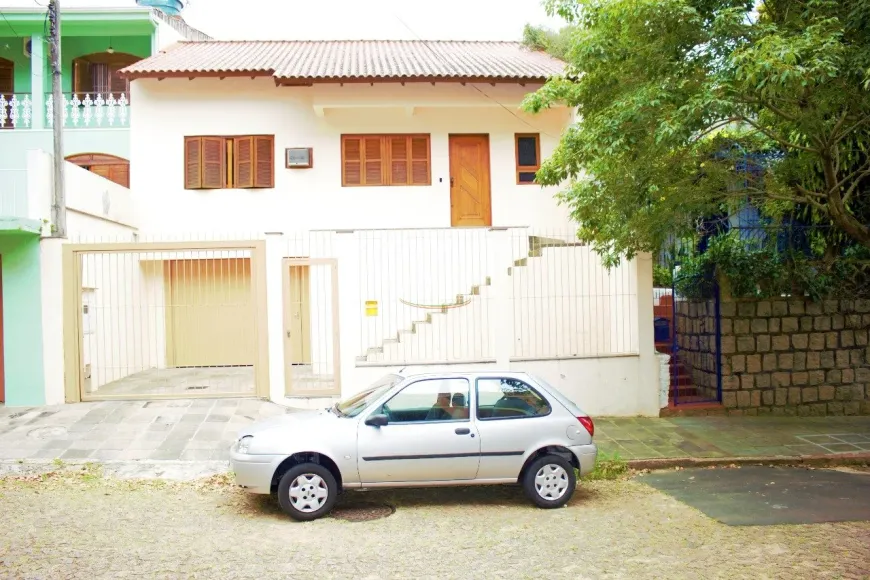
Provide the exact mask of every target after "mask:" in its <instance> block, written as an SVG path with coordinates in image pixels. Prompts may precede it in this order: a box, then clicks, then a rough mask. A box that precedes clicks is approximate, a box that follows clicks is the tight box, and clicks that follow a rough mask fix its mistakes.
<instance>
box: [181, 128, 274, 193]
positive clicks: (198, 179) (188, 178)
mask: <svg viewBox="0 0 870 580" xmlns="http://www.w3.org/2000/svg"><path fill="white" fill-rule="evenodd" d="M270 187H275V136H274V135H241V136H235V137H212V136H209V137H185V138H184V188H185V189H248V188H270Z"/></svg>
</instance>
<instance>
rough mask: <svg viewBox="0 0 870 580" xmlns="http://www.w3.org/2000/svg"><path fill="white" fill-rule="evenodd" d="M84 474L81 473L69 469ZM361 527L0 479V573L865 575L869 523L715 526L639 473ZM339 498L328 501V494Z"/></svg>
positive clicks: (175, 493) (478, 492)
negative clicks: (564, 498) (557, 492)
mask: <svg viewBox="0 0 870 580" xmlns="http://www.w3.org/2000/svg"><path fill="white" fill-rule="evenodd" d="M75 469H81V468H75ZM361 500H364V501H367V502H383V503H388V504H391V505H393V506H395V508H396V512H395V513H394V514H393V515H391V516H389V517H387V518H386V519H380V520H376V521H370V522H347V521H343V520H339V519H336V518H326V519H323V520H320V521H316V522H313V523H307V524H300V523H294V522H292V521H290V520H288V519H287V518H285V517H284V516H283V515H281V514H280V512H279V511H278V510H277V508H276V505H275V502H274V500H273V499H272V498H269V497H261V496H249V495H246V494H243V493H241V492H239V491H237V490H235V489H234V488H233V487H232V486H230V485H228V484H227V483H226V482H225V481H224V480H223V479H222V477H221V476H218V477H216V478H213V479H211V480H208V481H206V482H204V483H203V482H196V483H166V482H161V481H151V482H133V481H123V480H116V479H102V478H100V477H99V476H98V475H96V474H95V475H90V474H89V473H87V472H85V473H84V474H82V475H77V476H62V475H61V476H57V475H53V476H48V477H39V476H32V477H31V478H30V479H29V480H22V479H20V478H18V479H13V478H9V479H6V480H2V481H0V502H2V505H3V532H2V535H0V578H16V579H17V578H23V579H24V578H26V579H32V578H44V579H56V578H58V579H59V578H63V579H89V580H90V579H102V578H106V579H109V578H111V579H116V578H149V579H151V578H155V579H156V578H208V579H224V578H231V579H232V578H252V579H255V578H256V579H260V578H269V577H272V578H293V577H301V575H303V574H316V575H317V576H316V577H318V578H468V577H472V576H473V577H476V578H572V579H575V578H596V579H597V578H627V579H628V578H630V579H636V578H687V579H688V578H691V579H695V578H729V579H732V578H752V579H756V578H789V579H794V578H865V577H867V575H868V574H870V523H849V524H819V525H812V526H770V527H728V526H725V525H722V524H719V523H716V522H715V521H713V520H711V519H708V518H707V517H705V516H703V515H702V514H701V513H700V512H698V511H696V510H694V509H692V508H689V507H687V506H685V505H683V504H681V503H679V502H677V501H676V500H673V499H672V498H670V497H669V496H666V495H664V494H661V493H659V492H656V491H654V490H653V489H652V488H650V487H647V486H646V485H643V484H641V483H638V482H636V481H616V482H590V483H587V484H583V485H582V486H581V488H580V489H579V490H578V493H577V494H576V495H575V497H574V499H573V500H572V501H571V503H570V504H569V505H568V506H567V507H566V508H563V509H559V510H554V511H544V510H539V509H536V508H534V507H532V506H531V505H530V504H528V503H527V501H526V500H525V498H524V497H523V496H522V494H521V492H520V490H519V489H517V488H475V489H466V488H456V489H435V490H413V491H412V490H402V491H392V492H366V493H359V492H352V493H349V494H348V495H347V496H346V497H345V499H344V500H343V502H344V503H345V504H347V503H348V502H351V503H352V502H358V501H361ZM339 505H341V504H339Z"/></svg>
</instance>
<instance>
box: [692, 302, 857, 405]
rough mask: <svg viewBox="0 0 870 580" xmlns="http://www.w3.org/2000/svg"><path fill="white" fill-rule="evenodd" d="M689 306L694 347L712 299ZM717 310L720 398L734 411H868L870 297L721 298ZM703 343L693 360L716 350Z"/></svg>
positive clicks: (701, 359)
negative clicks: (719, 349)
mask: <svg viewBox="0 0 870 580" xmlns="http://www.w3.org/2000/svg"><path fill="white" fill-rule="evenodd" d="M693 306H694V307H695V309H694V312H695V313H696V316H694V317H693V316H692V312H693ZM685 308H686V309H687V310H686V312H687V313H688V316H687V322H686V327H687V328H686V329H687V331H689V332H688V336H687V337H686V340H687V341H688V343H689V345H690V346H691V344H693V339H694V335H693V334H692V331H693V330H695V329H696V328H699V327H698V326H697V323H696V321H700V320H703V321H704V325H707V324H708V321H707V319H708V318H709V315H706V316H701V314H700V313H701V312H702V311H705V312H709V308H710V303H709V302H708V303H703V302H696V303H687V305H686V306H685ZM719 309H720V313H721V319H720V325H721V348H722V353H721V358H720V362H721V365H722V403H723V405H724V406H725V407H726V408H728V409H729V410H730V411H729V412H730V413H733V414H747V415H761V414H769V415H801V416H807V415H858V414H861V415H870V300H842V301H835V300H828V301H823V302H812V301H809V300H804V299H781V300H759V301H756V300H736V301H731V300H727V299H723V300H722V302H721V303H720V306H719ZM679 326H680V325H679V324H678V327H679ZM678 331H679V328H678ZM678 340H683V339H680V338H679V337H678ZM714 345H715V343H714ZM698 346H699V352H698V353H696V354H694V355H692V356H694V357H695V360H699V361H703V360H705V359H704V355H705V354H709V355H714V349H715V346H713V347H710V345H709V344H707V345H706V346H705V344H704V343H703V342H702V341H700V340H699V341H698ZM714 360H715V359H714ZM702 368H706V366H705V365H704V364H702ZM705 372H706V371H705ZM714 372H715V369H714Z"/></svg>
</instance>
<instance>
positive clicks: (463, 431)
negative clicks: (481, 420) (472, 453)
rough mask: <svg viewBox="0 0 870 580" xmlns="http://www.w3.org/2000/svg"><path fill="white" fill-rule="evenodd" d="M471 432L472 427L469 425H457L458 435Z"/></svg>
mask: <svg viewBox="0 0 870 580" xmlns="http://www.w3.org/2000/svg"><path fill="white" fill-rule="evenodd" d="M469 433H471V429H469V428H468V427H457V428H456V434H457V435H468V434H469Z"/></svg>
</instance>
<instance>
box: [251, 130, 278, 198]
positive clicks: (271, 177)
mask: <svg viewBox="0 0 870 580" xmlns="http://www.w3.org/2000/svg"><path fill="white" fill-rule="evenodd" d="M254 187H275V137H273V136H272V135H257V136H255V137H254Z"/></svg>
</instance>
